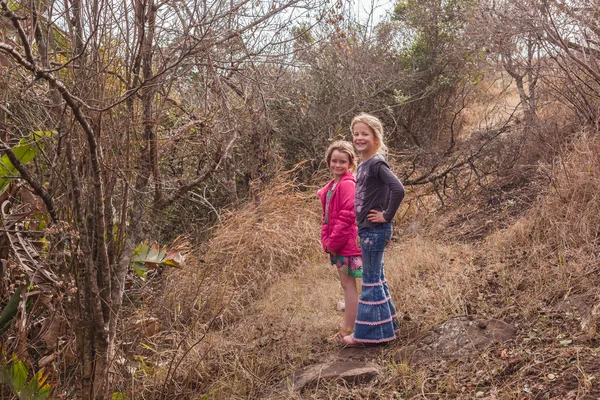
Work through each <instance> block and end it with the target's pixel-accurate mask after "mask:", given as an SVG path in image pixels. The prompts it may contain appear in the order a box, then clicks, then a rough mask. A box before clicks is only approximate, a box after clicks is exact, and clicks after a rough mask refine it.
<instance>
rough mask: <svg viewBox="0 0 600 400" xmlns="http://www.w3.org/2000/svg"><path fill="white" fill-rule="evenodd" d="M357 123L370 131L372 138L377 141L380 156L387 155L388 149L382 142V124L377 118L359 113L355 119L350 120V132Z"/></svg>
mask: <svg viewBox="0 0 600 400" xmlns="http://www.w3.org/2000/svg"><path fill="white" fill-rule="evenodd" d="M358 122H362V123H363V124H365V125H367V126H368V127H369V128H370V129H371V133H373V136H375V139H376V141H377V145H378V147H377V152H378V153H379V154H381V155H385V154H387V151H388V148H387V146H386V145H385V143H384V142H383V124H382V123H381V121H380V120H379V118H377V117H376V116H374V115H371V114H367V113H360V114H358V115H357V116H356V117H354V118H352V123H351V124H350V131H352V129H353V128H354V125H356V123H358Z"/></svg>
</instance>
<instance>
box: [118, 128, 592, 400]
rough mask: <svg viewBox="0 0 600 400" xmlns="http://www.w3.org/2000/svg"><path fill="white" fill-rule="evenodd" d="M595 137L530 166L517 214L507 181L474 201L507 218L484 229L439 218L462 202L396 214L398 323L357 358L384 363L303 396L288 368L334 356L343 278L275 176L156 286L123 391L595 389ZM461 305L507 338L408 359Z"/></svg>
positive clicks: (302, 197)
mask: <svg viewBox="0 0 600 400" xmlns="http://www.w3.org/2000/svg"><path fill="white" fill-rule="evenodd" d="M599 150H600V140H598V139H597V138H595V137H592V136H590V134H589V133H586V132H582V133H581V135H580V137H578V138H576V139H575V140H574V142H573V143H572V144H571V146H570V148H569V150H568V152H566V153H565V156H564V157H563V158H560V159H557V160H556V162H555V163H553V164H548V165H540V166H539V168H538V170H537V171H536V176H537V177H538V179H539V182H540V183H539V184H537V186H536V193H537V196H536V197H535V199H534V200H532V201H530V203H523V204H521V207H522V210H521V211H520V212H519V213H514V211H513V210H511V208H510V207H506V202H508V201H510V200H511V199H512V198H515V196H516V194H515V193H513V196H506V197H505V198H504V200H503V201H504V203H502V202H500V203H496V204H493V207H489V208H488V209H480V210H479V214H478V215H471V218H472V219H475V220H477V221H478V223H479V224H480V225H489V224H490V222H489V218H494V219H493V222H492V224H493V225H494V226H495V227H499V226H502V227H505V228H504V229H501V230H497V229H494V228H491V229H490V228H486V232H487V233H486V234H485V238H484V240H481V241H480V240H471V241H469V240H468V238H469V236H468V232H461V229H463V228H465V227H468V228H469V229H471V228H472V227H473V226H475V225H477V223H471V224H469V225H461V224H456V223H455V224H449V223H448V221H456V220H457V218H458V216H459V215H460V214H461V212H462V211H463V210H462V209H461V208H460V207H457V208H455V209H453V210H452V209H445V210H443V211H440V212H438V213H431V214H430V215H429V216H428V218H424V217H421V219H422V220H423V224H421V225H420V227H417V228H415V219H414V218H412V217H411V218H408V217H407V218H406V219H405V220H404V221H398V224H397V232H396V233H397V234H396V238H395V240H394V242H393V244H392V245H391V247H390V248H389V249H388V251H387V253H386V269H387V271H388V278H389V280H390V283H391V288H392V291H393V292H392V293H393V295H394V297H395V301H396V303H397V305H398V308H399V311H400V312H401V313H402V312H404V319H403V321H404V324H403V328H402V331H401V339H400V340H399V341H398V342H396V343H394V344H393V345H391V346H389V347H386V348H384V349H382V350H381V351H378V352H374V353H372V354H371V355H370V356H369V358H370V359H371V361H375V362H377V363H379V364H381V365H383V366H384V373H383V375H382V376H381V377H380V378H379V379H378V380H376V381H375V382H373V383H371V384H369V385H366V386H357V387H348V386H345V385H343V384H340V383H323V384H322V385H320V386H319V387H317V388H311V389H308V390H307V391H305V392H303V393H301V394H300V393H295V392H293V390H292V389H291V386H290V384H291V381H290V376H291V374H292V372H293V371H295V370H297V369H299V368H301V367H303V366H306V365H310V364H313V363H316V362H323V361H327V360H333V359H336V358H337V357H338V349H337V348H336V347H335V346H334V345H333V344H332V343H331V342H330V341H329V338H330V337H331V336H332V335H333V334H334V332H335V331H336V329H337V328H338V325H339V323H340V322H341V313H340V312H339V311H336V310H335V306H336V302H337V301H338V300H341V299H342V292H341V288H340V287H339V284H338V283H337V278H336V275H335V272H334V270H333V269H332V268H331V267H330V266H328V264H327V261H326V257H325V255H324V254H322V253H321V250H320V246H319V242H318V232H319V213H318V211H319V204H318V202H317V201H316V198H315V197H314V196H312V195H313V193H312V192H313V190H309V191H300V190H298V187H297V186H295V185H293V184H291V183H283V182H282V181H280V182H278V183H276V184H274V185H273V186H272V187H271V188H270V189H268V190H267V191H265V192H264V193H262V195H261V199H262V201H261V202H260V203H259V204H258V205H250V206H248V207H247V208H245V209H244V210H242V211H241V212H238V213H235V214H232V215H230V216H229V217H228V218H227V219H226V221H225V222H224V224H223V225H222V226H220V227H218V228H217V229H216V230H215V233H214V237H213V239H212V241H211V242H210V244H209V245H208V246H207V248H206V250H205V251H203V252H202V254H196V255H195V257H196V259H195V260H194V262H192V263H190V264H191V265H190V267H189V268H187V269H186V270H184V271H169V272H168V273H167V274H166V275H167V277H166V278H167V279H166V280H165V282H166V283H164V284H163V285H161V286H160V287H155V288H153V290H156V291H158V293H157V294H156V295H155V296H154V297H153V299H152V301H151V302H150V304H151V305H150V306H148V309H147V310H146V317H149V316H154V317H156V318H158V319H159V329H158V331H156V332H151V333H152V334H151V335H150V336H145V337H143V339H142V340H140V341H135V345H132V347H131V354H130V359H131V360H136V361H135V362H134V363H133V364H131V363H130V364H128V365H129V366H130V368H129V372H128V374H130V375H129V379H130V381H131V382H132V387H130V388H128V389H129V390H131V393H134V394H135V396H134V397H135V398H142V396H143V397H148V398H154V397H155V396H156V395H158V393H163V395H165V393H173V394H175V393H177V394H179V396H182V397H180V398H315V399H321V398H423V396H424V397H425V398H474V397H484V398H489V399H493V398H497V399H513V398H539V397H540V396H544V394H545V393H548V396H549V398H592V397H591V396H592V394H594V395H596V394H597V391H598V389H597V388H596V386H595V382H594V378H595V375H594V374H597V372H598V367H597V362H596V359H597V357H596V354H597V347H598V343H599V342H598V333H597V326H598V316H597V311H598V310H597V309H598V306H597V304H598V303H599V300H600V299H599V298H598V295H597V289H596V288H597V286H598V283H599V279H598V267H597V265H598V262H597V252H596V251H595V246H597V237H598V232H599V230H598V226H600V220H599V219H600V217H599V214H598V199H597V196H598V193H600V180H599V179H598V177H599V176H600V165H599V163H598V160H597V157H596V155H597V153H598V151H599ZM544 179H545V180H544ZM514 190H524V191H527V192H528V196H529V197H531V196H532V189H531V188H527V187H525V188H523V187H521V188H520V189H519V188H516V189H514ZM485 195H486V193H485V192H481V193H479V196H483V197H485ZM474 200H477V196H476V195H475V196H474V198H473V199H472V201H474ZM407 204H408V203H407ZM404 207H408V206H406V205H405V206H404ZM474 210H475V211H474ZM477 210H478V209H477V208H474V209H470V212H471V213H474V212H476V211H477ZM404 211H406V210H404ZM486 213H487V215H486ZM497 213H500V214H502V215H501V218H497V217H498V214H497ZM405 215H408V214H405ZM442 230H443V231H444V234H443V235H441V234H440V232H441V231H442ZM452 234H454V237H455V238H456V240H452ZM463 314H476V315H477V317H481V318H498V319H502V320H504V321H507V322H510V323H512V324H515V325H516V326H517V327H518V329H519V332H518V336H517V337H516V338H515V339H514V341H511V342H509V343H505V344H504V345H503V346H502V347H496V348H490V349H488V350H486V351H484V352H483V353H482V354H479V355H477V356H475V357H470V358H468V359H458V360H437V361H433V362H431V363H427V364H422V365H414V364H411V363H409V362H408V360H407V359H406V354H404V353H403V352H402V348H403V347H404V346H406V345H407V344H410V343H412V342H413V341H414V340H416V339H418V338H419V336H420V335H422V334H423V333H424V332H425V331H427V330H428V329H431V328H432V327H434V326H436V325H438V324H440V323H441V322H443V321H445V320H447V319H448V318H451V317H454V316H457V315H463ZM142 343H143V344H142ZM166 349H170V350H166ZM132 365H133V367H132ZM123 371H125V369H123ZM133 382H138V383H137V385H140V386H136V385H134V384H133ZM123 389H125V388H123ZM165 389H167V390H166V391H165ZM478 392H481V393H479V394H477V393H478ZM153 393H154V394H153ZM167 397H169V396H168V395H167Z"/></svg>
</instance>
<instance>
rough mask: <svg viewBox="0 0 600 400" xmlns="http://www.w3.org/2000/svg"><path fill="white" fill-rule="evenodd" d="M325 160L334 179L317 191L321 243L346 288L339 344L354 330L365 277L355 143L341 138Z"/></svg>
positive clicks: (337, 339)
mask: <svg viewBox="0 0 600 400" xmlns="http://www.w3.org/2000/svg"><path fill="white" fill-rule="evenodd" d="M325 159H326V160H327V166H328V167H329V170H330V171H331V173H332V175H333V179H332V180H331V181H330V182H329V183H328V184H327V185H325V187H323V188H321V189H320V190H319V191H318V192H317V195H318V196H319V198H320V199H321V205H322V206H323V219H322V227H321V243H322V244H323V250H325V252H327V253H329V257H330V260H331V264H332V265H335V266H337V271H338V274H339V277H340V283H341V284H342V288H343V289H344V302H345V311H344V322H343V325H342V328H341V330H340V332H338V333H337V334H336V335H335V337H334V340H335V341H336V342H337V343H338V344H343V340H342V338H343V337H344V336H347V335H350V334H352V333H353V332H354V321H355V320H356V312H357V309H358V290H357V289H356V278H362V258H361V250H360V248H359V247H358V246H357V243H358V229H357V227H356V216H355V213H354V191H355V185H356V179H355V178H354V175H353V174H352V172H353V171H354V170H355V169H356V155H355V154H354V149H353V147H352V144H351V143H349V142H345V141H338V142H335V143H333V144H332V145H331V146H329V148H328V149H327V153H326V155H325Z"/></svg>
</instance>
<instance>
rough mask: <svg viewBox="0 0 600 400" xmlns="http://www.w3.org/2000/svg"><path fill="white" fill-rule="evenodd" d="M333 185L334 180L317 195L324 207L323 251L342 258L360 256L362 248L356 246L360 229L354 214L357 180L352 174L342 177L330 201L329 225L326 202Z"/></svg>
mask: <svg viewBox="0 0 600 400" xmlns="http://www.w3.org/2000/svg"><path fill="white" fill-rule="evenodd" d="M331 185H333V179H332V180H331V181H330V182H329V183H328V184H327V185H325V187H323V188H321V189H320V190H319V191H318V192H317V195H318V196H319V199H321V205H322V206H323V216H322V219H321V223H322V226H321V243H322V245H323V250H325V251H328V250H329V251H330V252H334V253H335V254H338V255H340V256H359V255H361V251H360V248H359V247H357V246H356V238H357V236H358V228H357V227H356V215H355V214H354V192H355V186H356V179H355V178H354V175H352V173H351V172H347V173H346V175H344V176H342V178H341V179H340V181H339V182H338V184H337V186H336V187H335V189H334V190H333V194H332V195H331V199H330V201H329V223H327V224H326V223H325V201H326V199H327V192H328V191H329V189H330V188H331Z"/></svg>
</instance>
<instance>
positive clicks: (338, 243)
mask: <svg viewBox="0 0 600 400" xmlns="http://www.w3.org/2000/svg"><path fill="white" fill-rule="evenodd" d="M338 190H339V192H338V201H339V203H340V211H339V214H338V220H337V221H336V223H335V226H334V228H333V231H332V232H331V234H330V235H329V239H328V240H327V247H328V248H329V250H331V251H333V252H336V253H337V252H338V251H339V250H340V249H342V248H343V247H344V245H345V244H346V242H347V241H348V240H349V239H350V236H351V232H353V231H354V230H353V226H354V224H356V215H355V214H354V192H355V190H356V188H355V184H354V182H352V181H343V182H342V183H341V184H340V186H339V188H338Z"/></svg>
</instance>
